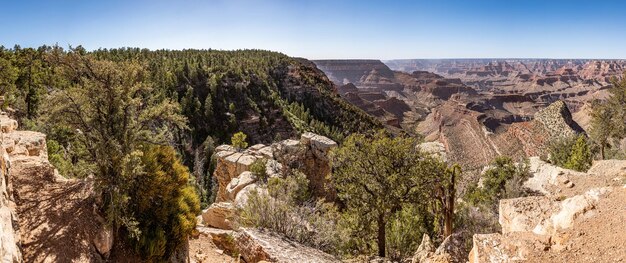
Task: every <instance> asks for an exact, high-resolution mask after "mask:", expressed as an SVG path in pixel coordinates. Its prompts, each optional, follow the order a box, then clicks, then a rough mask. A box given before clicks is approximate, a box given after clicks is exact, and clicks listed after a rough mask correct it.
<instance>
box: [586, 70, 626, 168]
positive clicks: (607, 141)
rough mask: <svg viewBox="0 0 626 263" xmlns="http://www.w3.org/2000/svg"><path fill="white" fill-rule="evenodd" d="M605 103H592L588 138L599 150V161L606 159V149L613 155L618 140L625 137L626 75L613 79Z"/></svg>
mask: <svg viewBox="0 0 626 263" xmlns="http://www.w3.org/2000/svg"><path fill="white" fill-rule="evenodd" d="M609 94H610V96H609V98H608V99H607V100H606V101H602V102H600V101H594V102H593V103H592V112H591V129H590V131H589V136H590V138H591V140H592V141H593V142H594V143H595V144H596V145H597V146H599V148H600V157H601V159H605V158H607V157H608V156H607V151H606V149H607V148H609V150H611V152H613V153H615V152H616V150H617V149H619V140H621V139H623V138H624V137H626V75H625V76H624V77H622V79H621V80H617V79H613V80H612V87H611V88H610V89H609Z"/></svg>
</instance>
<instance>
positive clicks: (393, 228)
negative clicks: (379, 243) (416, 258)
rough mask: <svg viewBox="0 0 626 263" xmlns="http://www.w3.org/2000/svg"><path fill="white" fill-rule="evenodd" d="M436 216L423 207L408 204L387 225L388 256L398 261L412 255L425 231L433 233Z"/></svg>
mask: <svg viewBox="0 0 626 263" xmlns="http://www.w3.org/2000/svg"><path fill="white" fill-rule="evenodd" d="M433 224H434V218H433V217H432V216H430V214H429V213H428V211H424V209H423V207H420V206H417V205H408V206H406V207H404V208H403V209H402V211H400V212H399V213H396V214H394V215H393V217H392V218H391V219H390V220H389V224H388V225H387V251H388V256H389V257H390V258H391V259H393V260H397V261H401V260H402V259H405V258H407V257H412V256H413V254H414V253H415V250H416V249H417V247H418V246H419V244H420V242H421V241H422V236H423V235H424V233H427V234H429V235H431V236H432V235H433V232H432V231H431V230H432V229H433V228H434V227H433Z"/></svg>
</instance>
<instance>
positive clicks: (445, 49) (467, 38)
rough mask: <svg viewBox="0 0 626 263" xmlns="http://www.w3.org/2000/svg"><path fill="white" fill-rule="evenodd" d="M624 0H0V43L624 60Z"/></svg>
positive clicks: (317, 55)
mask: <svg viewBox="0 0 626 263" xmlns="http://www.w3.org/2000/svg"><path fill="white" fill-rule="evenodd" d="M625 17H626V1H599V0H595V1H591V0H586V1H582V0H571V1H560V0H553V1H550V0H545V1H534V0H528V1H516V0H493V1H488V0H484V1H444V0H437V1H436V0H433V1H408V0H407V1H391V0H386V1H385V0H379V1H365V0H360V1H356V0H333V1H330V0H317V1H315V0H310V1H304V0H302V1H298V0H267V1H261V0H258V1H254V0H248V1H244V0H213V1H211V0H208V1H194V0H180V1H160V0H153V1H147V0H145V1H132V0H126V1H119V0H109V1H89V0H85V1H77V0H59V1H29V0H26V1H23V0H20V1H17V0H0V24H2V26H1V27H0V45H4V46H7V47H12V46H13V45H14V44H19V45H21V46H39V45H42V44H48V45H50V44H55V43H58V44H59V45H61V46H67V45H73V46H76V45H83V46H84V47H86V48H87V49H96V48H100V47H104V48H112V47H125V46H131V47H146V48H150V49H159V48H168V49H182V48H213V49H242V48H259V49H268V50H274V51H279V52H283V53H285V54H288V55H290V56H300V57H306V58H310V59H320V58H377V59H396V58H480V57H488V58H511V57H517V58H521V57H525V58H626V18H625Z"/></svg>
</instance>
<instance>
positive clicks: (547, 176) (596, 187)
mask: <svg viewBox="0 0 626 263" xmlns="http://www.w3.org/2000/svg"><path fill="white" fill-rule="evenodd" d="M531 172H533V177H532V178H531V179H529V180H528V182H526V183H525V187H527V188H529V190H534V191H535V192H537V193H541V194H543V195H540V196H529V197H521V198H515V199H504V200H501V201H500V204H499V223H500V225H501V227H502V232H501V233H495V234H477V235H474V237H473V248H472V251H471V253H470V255H469V260H470V262H519V261H529V262H547V261H554V259H555V258H561V259H562V260H561V259H560V260H558V261H559V262H561V261H562V262H584V261H588V258H589V257H588V256H585V255H589V254H595V256H594V257H591V258H596V259H595V260H597V262H606V261H607V260H608V261H610V260H611V259H615V260H617V261H619V260H618V259H620V258H621V259H622V260H623V259H625V258H626V254H624V253H616V254H613V255H608V256H607V255H604V254H602V253H598V251H607V250H610V249H611V247H613V246H615V245H616V244H623V243H626V238H622V237H620V236H621V235H619V234H617V235H613V231H615V230H616V229H624V228H625V227H626V222H624V221H623V219H620V215H619V213H616V212H614V209H615V208H616V207H622V209H623V205H624V203H626V191H625V189H626V188H624V187H623V183H622V182H623V180H624V178H626V161H618V160H607V161H598V162H595V163H594V164H593V166H592V169H590V170H589V171H588V172H587V173H580V172H575V171H570V170H567V169H562V168H558V167H554V166H552V165H550V164H547V163H544V162H542V161H541V160H539V158H531ZM622 212H623V210H622ZM616 216H617V217H618V218H615V217H616ZM621 217H623V215H621ZM587 233H589V234H587ZM587 235H589V236H587ZM618 246H619V245H618ZM565 258H567V259H565Z"/></svg>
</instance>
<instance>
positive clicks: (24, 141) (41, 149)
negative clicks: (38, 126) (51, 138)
mask: <svg viewBox="0 0 626 263" xmlns="http://www.w3.org/2000/svg"><path fill="white" fill-rule="evenodd" d="M2 144H3V146H4V147H5V148H6V151H7V152H8V153H9V156H40V157H42V158H46V159H47V157H48V150H47V147H46V135H45V134H43V133H40V132H33V131H13V132H10V133H7V134H5V135H4V139H3V141H2Z"/></svg>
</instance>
